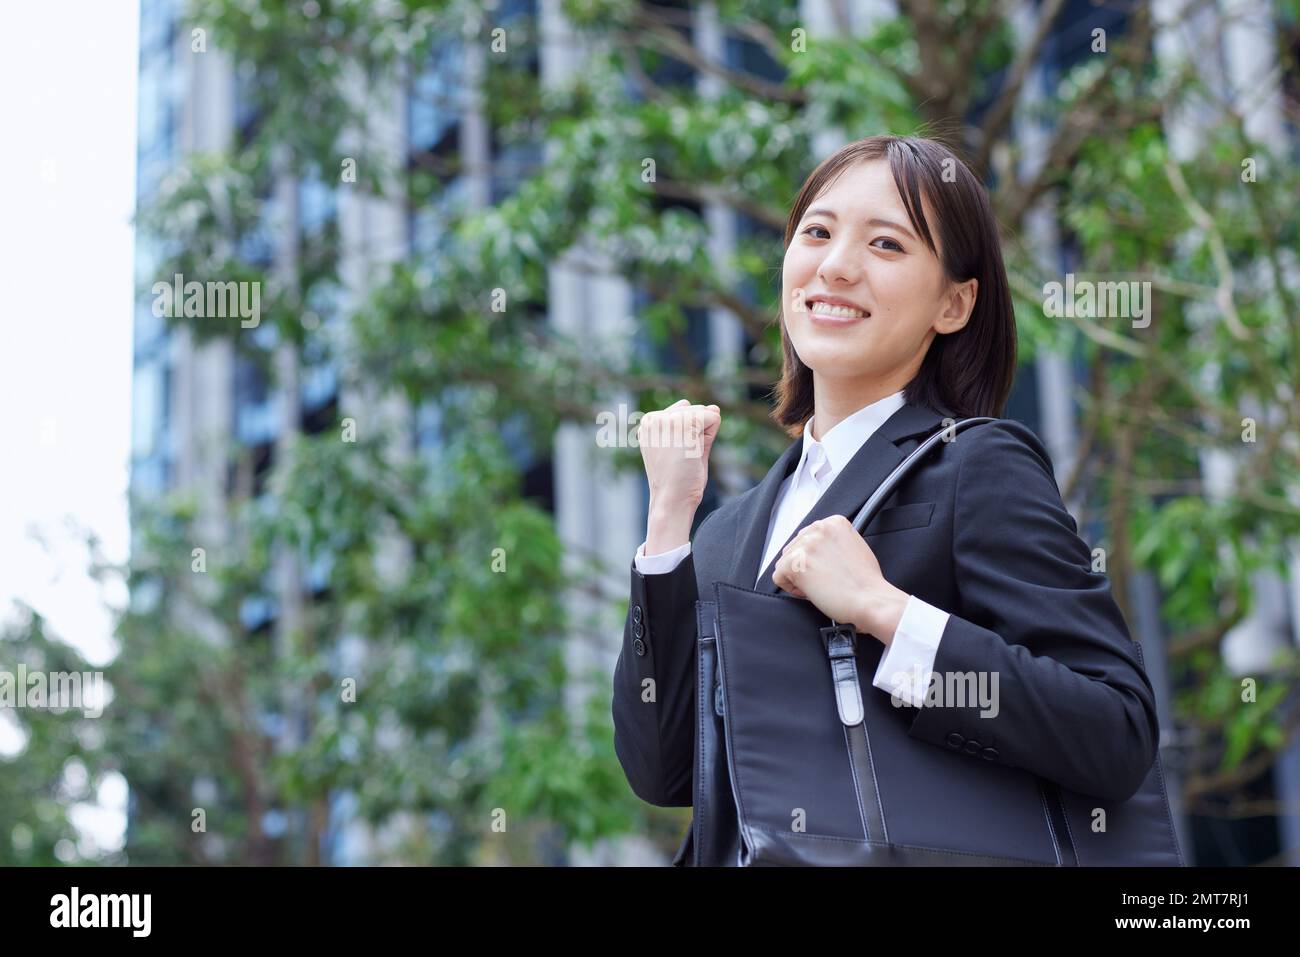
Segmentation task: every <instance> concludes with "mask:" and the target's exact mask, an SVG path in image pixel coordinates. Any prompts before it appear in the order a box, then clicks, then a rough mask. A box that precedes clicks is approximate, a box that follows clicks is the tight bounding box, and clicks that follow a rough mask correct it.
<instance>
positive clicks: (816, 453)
mask: <svg viewBox="0 0 1300 957" xmlns="http://www.w3.org/2000/svg"><path fill="white" fill-rule="evenodd" d="M902 406H903V393H902V392H901V391H899V392H895V393H894V394H893V395H887V396H885V397H884V398H883V399H880V400H878V401H876V402H873V403H871V404H870V405H868V406H865V407H863V408H861V409H859V410H858V411H857V412H854V413H853V414H852V415H850V416H848V417H847V418H845V419H843V420H842V421H840V422H838V423H836V425H835V427H834V428H832V429H831V430H830V431H829V432H827V433H826V434H825V435H823V436H822V437H821V440H820V441H818V440H817V439H814V438H813V419H815V418H816V416H813V417H812V418H809V419H808V421H807V423H805V425H804V429H803V453H802V454H801V455H800V457H799V463H798V465H796V466H795V469H794V471H793V472H791V473H790V474H789V475H788V476H786V478H785V481H784V482H782V483H781V488H780V489H779V490H778V491H777V495H776V505H775V507H774V508H773V509H772V516H771V518H770V519H769V520H768V526H767V544H766V546H765V548H764V549H763V561H762V563H761V564H760V565H759V571H758V574H759V581H761V580H762V575H763V570H764V569H766V568H767V566H768V564H769V563H770V562H771V561H772V559H773V558H774V557H775V556H776V555H777V554H778V553H779V551H780V549H781V548H782V547H783V546H784V545H785V542H786V539H788V538H789V537H790V534H791V533H792V532H793V531H794V530H795V529H796V528H798V527H799V524H800V523H801V522H802V521H803V519H804V517H805V516H806V515H807V514H808V513H809V512H810V511H812V509H813V506H815V505H816V504H817V501H818V499H820V498H821V497H822V494H823V493H824V492H825V491H826V489H828V488H830V485H831V483H832V482H834V481H835V478H836V476H838V475H839V474H840V472H841V471H843V469H844V466H846V465H847V464H848V463H849V462H850V460H852V458H853V457H854V456H855V455H857V453H858V450H859V449H861V448H862V446H863V445H864V444H865V443H866V441H867V439H869V438H871V436H872V434H873V433H874V432H875V431H876V429H878V428H880V426H881V425H883V424H884V422H885V420H886V419H888V418H889V417H890V416H891V415H893V414H894V413H895V412H897V411H898V410H899V409H900V408H902ZM690 552H691V543H690V542H686V543H685V544H683V545H680V546H678V547H677V548H674V549H672V550H671V551H667V552H661V553H659V554H658V555H647V554H646V553H645V542H642V543H641V545H640V547H639V548H637V550H636V555H635V557H634V558H633V563H634V565H635V567H636V570H637V571H638V572H640V573H641V574H642V575H661V574H666V573H668V572H671V571H672V570H673V569H674V568H676V567H677V565H678V564H679V563H680V562H681V561H682V559H684V558H685V557H686V556H687V555H689V554H690ZM758 583H759V582H758V581H756V582H755V583H754V585H755V587H757V586H758ZM947 624H948V613H947V612H946V611H942V610H940V609H938V608H936V607H934V606H933V605H931V604H929V603H928V602H924V601H922V600H921V599H919V598H917V597H916V596H915V595H912V596H910V597H909V598H908V600H907V606H906V607H905V609H904V611H903V617H902V618H901V619H900V620H899V622H898V630H897V631H896V632H895V633H894V638H893V641H891V642H890V644H889V645H888V646H887V647H886V649H885V653H884V654H883V655H881V656H880V664H879V666H878V667H877V668H876V674H875V677H874V678H873V679H872V682H871V683H872V684H873V685H874V686H875V687H877V688H879V689H880V690H881V691H887V692H889V693H890V694H897V695H898V697H899V698H900V699H901V700H902V701H904V702H906V703H907V704H909V705H911V706H912V707H920V706H921V701H922V700H923V699H924V697H925V691H926V688H927V687H928V684H929V677H930V672H931V671H933V670H934V659H935V656H936V655H937V654H938V650H939V639H940V638H941V637H942V635H943V630H944V628H945V627H946V626H947ZM917 679H919V682H918V681H917Z"/></svg>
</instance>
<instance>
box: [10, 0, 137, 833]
mask: <svg viewBox="0 0 1300 957" xmlns="http://www.w3.org/2000/svg"><path fill="white" fill-rule="evenodd" d="M4 21H5V22H4V28H3V29H0V90H3V91H4V92H3V95H0V142H2V143H3V163H0V170H3V175H0V292H2V293H3V299H0V302H3V304H4V307H5V313H4V315H3V318H0V323H2V324H3V329H4V341H3V344H2V345H0V409H2V410H3V418H4V427H3V435H4V440H3V444H0V449H2V450H3V451H2V453H0V616H3V617H6V618H7V617H8V616H9V614H10V612H11V610H12V602H13V600H14V599H22V600H23V601H25V602H27V603H28V604H30V605H31V606H33V607H34V608H36V609H37V610H38V611H39V612H41V613H42V614H43V615H45V616H46V617H47V618H48V619H49V620H50V623H51V627H52V629H53V630H54V632H55V633H56V634H57V635H59V636H60V637H61V638H63V639H64V640H66V641H68V642H69V643H71V644H73V645H75V646H76V647H77V648H79V649H80V650H81V651H82V653H83V654H85V655H87V656H88V657H89V658H90V659H91V662H92V665H102V664H104V663H105V662H107V661H108V660H109V659H110V658H111V657H112V654H113V647H114V646H113V642H112V637H111V628H112V621H111V618H110V616H109V614H108V612H107V610H106V608H105V603H106V601H109V602H112V603H113V604H117V605H120V603H121V602H122V601H123V599H124V595H123V594H122V593H120V590H117V591H113V592H110V593H108V594H104V593H101V590H100V589H99V588H98V587H97V586H96V585H95V584H94V583H93V582H92V581H91V580H90V579H89V578H88V577H87V576H86V574H85V567H86V562H87V555H86V552H85V549H84V548H81V547H79V546H78V545H77V541H78V538H79V536H78V535H76V534H75V533H72V532H71V531H70V530H69V526H68V522H69V521H71V522H74V523H76V524H77V525H79V526H82V527H84V528H86V529H90V530H93V531H94V532H95V533H96V534H97V535H98V536H99V537H100V538H101V540H102V543H103V548H104V551H105V553H106V555H107V557H108V558H110V559H112V560H115V561H120V560H123V559H124V558H125V557H126V553H127V545H128V529H127V512H126V487H127V466H128V452H129V447H130V446H129V439H130V424H131V314H132V263H133V238H132V237H133V231H132V228H131V215H132V209H133V206H134V202H135V147H136V71H137V69H138V57H137V47H136V44H137V32H138V29H139V8H138V3H137V2H136V0H59V2H55V3H41V2H37V3H13V4H6V6H5V14H4ZM33 531H34V532H36V533H37V535H38V536H40V538H43V539H44V544H42V543H41V540H40V538H36V537H33V535H32V532H33ZM12 666H13V665H12V663H9V664H4V663H0V667H6V668H9V667H12ZM5 732H6V728H5V726H4V722H0V751H3V749H4V746H5V740H4V738H5ZM10 744H11V745H12V742H10ZM105 790H111V792H112V793H111V794H106V793H105ZM99 796H100V799H101V801H103V802H105V803H107V804H109V805H110V806H109V807H105V808H99V809H96V808H94V807H85V808H82V809H81V811H80V813H79V815H78V819H79V823H81V824H83V826H85V827H86V828H87V829H88V830H89V831H90V832H93V837H90V838H88V841H90V840H95V841H96V842H97V843H98V846H100V847H103V846H104V845H105V844H112V843H116V841H115V836H116V833H115V832H120V827H121V824H122V821H123V819H122V817H121V806H120V803H119V802H120V800H121V799H122V798H123V797H124V793H123V789H122V787H121V782H120V779H119V780H117V781H115V782H114V784H113V786H112V788H111V789H104V790H101V793H100V795H99ZM3 837H7V834H6V833H4V832H0V838H3ZM82 851H83V852H85V851H90V852H92V853H93V846H92V845H90V844H88V843H87V842H83V846H82Z"/></svg>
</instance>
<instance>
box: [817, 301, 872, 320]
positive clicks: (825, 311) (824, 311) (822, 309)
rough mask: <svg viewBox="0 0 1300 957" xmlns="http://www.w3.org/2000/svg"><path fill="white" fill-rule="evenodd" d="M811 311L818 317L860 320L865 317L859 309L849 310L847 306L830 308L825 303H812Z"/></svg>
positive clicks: (829, 305)
mask: <svg viewBox="0 0 1300 957" xmlns="http://www.w3.org/2000/svg"><path fill="white" fill-rule="evenodd" d="M812 311H813V312H815V313H816V314H817V315H820V316H837V317H839V318H841V319H861V318H862V317H863V316H865V315H866V313H865V312H863V311H862V310H861V309H850V308H849V307H848V306H832V305H831V304H830V303H827V302H814V303H813V305H812Z"/></svg>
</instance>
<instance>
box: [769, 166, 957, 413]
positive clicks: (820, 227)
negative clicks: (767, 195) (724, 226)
mask: <svg viewBox="0 0 1300 957" xmlns="http://www.w3.org/2000/svg"><path fill="white" fill-rule="evenodd" d="M925 214H926V219H927V221H928V222H929V223H930V224H931V228H930V233H931V235H932V236H934V237H935V241H936V243H937V242H938V235H937V233H936V230H935V228H934V226H935V223H936V220H935V218H934V215H933V213H932V211H931V208H930V206H929V205H928V203H927V204H926V205H925ZM939 251H940V252H942V247H940V250H939ZM976 285H977V283H976V280H974V279H970V280H967V281H966V282H965V283H961V284H950V283H949V282H948V281H947V279H946V277H945V276H944V272H943V267H942V265H941V264H940V262H939V258H938V256H936V255H935V253H933V252H931V251H930V248H929V247H928V246H926V245H925V242H924V241H923V240H922V239H921V238H920V236H918V235H916V234H915V232H914V231H913V230H912V227H911V226H910V225H909V221H908V218H907V212H906V209H905V207H904V206H903V200H902V198H901V197H900V196H899V194H898V188H897V187H896V186H895V185H894V178H893V176H892V175H891V173H890V171H889V163H888V162H887V161H886V160H883V159H880V160H871V161H866V162H862V163H859V164H857V165H856V166H852V167H849V168H848V169H846V170H844V171H843V172H842V173H841V174H840V176H839V178H838V179H837V180H836V181H835V182H834V183H833V184H832V185H831V186H830V187H829V188H828V189H826V190H824V191H823V192H822V193H821V194H820V195H819V196H818V197H817V198H816V199H814V200H813V201H812V202H811V203H809V204H808V209H807V210H806V211H805V212H804V214H803V218H802V219H801V220H800V221H799V225H798V227H797V228H796V230H795V233H794V236H793V238H792V239H791V240H790V246H789V248H788V249H787V250H786V253H785V263H784V266H783V269H782V299H783V308H784V315H785V324H786V330H787V333H788V335H789V336H790V341H791V343H792V344H793V345H794V349H795V352H797V353H798V355H799V358H800V359H801V360H802V361H803V363H804V365H806V366H808V367H809V368H810V369H812V370H813V372H814V373H815V374H816V375H817V376H820V377H826V378H854V379H867V380H879V381H880V382H882V383H884V384H886V385H889V386H892V387H893V389H894V390H896V389H901V388H902V387H903V386H904V385H906V384H907V383H908V382H909V381H910V380H911V379H912V377H913V376H914V375H915V374H916V372H917V370H919V369H920V367H921V361H922V360H923V359H924V358H925V353H926V350H928V349H929V347H930V341H931V340H932V339H933V338H934V336H935V335H936V334H937V333H948V332H953V331H955V330H957V329H960V328H961V327H962V326H963V325H965V323H966V321H967V319H968V318H969V316H970V311H971V308H972V307H973V305H974V302H975V287H976ZM828 299H830V300H832V302H828V301H827V300H828ZM836 300H838V301H839V302H840V303H841V305H842V306H843V305H847V306H848V309H847V310H846V309H845V308H837V307H835V306H834V305H833V304H832V303H833V301H836Z"/></svg>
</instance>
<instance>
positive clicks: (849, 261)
mask: <svg viewBox="0 0 1300 957" xmlns="http://www.w3.org/2000/svg"><path fill="white" fill-rule="evenodd" d="M861 271H862V264H861V262H859V261H858V259H857V257H856V256H855V255H854V254H853V250H852V246H851V244H850V243H846V242H838V243H832V244H831V245H829V246H827V247H826V255H825V256H823V257H822V261H821V265H820V266H818V267H817V278H818V279H820V280H821V281H822V282H824V283H826V285H828V286H829V285H830V284H831V283H832V282H839V283H842V284H844V285H849V286H851V285H853V284H854V283H856V282H857V281H858V278H859V277H860V275H861Z"/></svg>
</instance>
